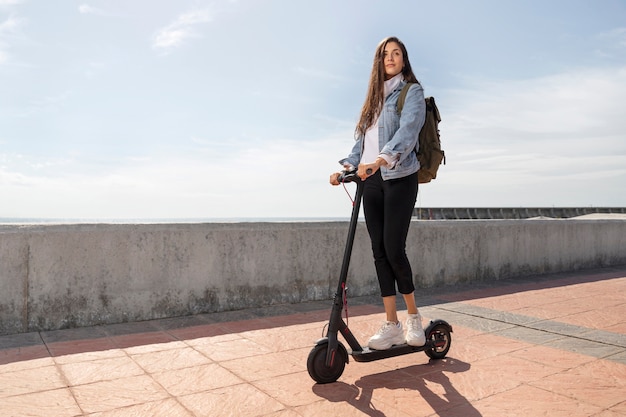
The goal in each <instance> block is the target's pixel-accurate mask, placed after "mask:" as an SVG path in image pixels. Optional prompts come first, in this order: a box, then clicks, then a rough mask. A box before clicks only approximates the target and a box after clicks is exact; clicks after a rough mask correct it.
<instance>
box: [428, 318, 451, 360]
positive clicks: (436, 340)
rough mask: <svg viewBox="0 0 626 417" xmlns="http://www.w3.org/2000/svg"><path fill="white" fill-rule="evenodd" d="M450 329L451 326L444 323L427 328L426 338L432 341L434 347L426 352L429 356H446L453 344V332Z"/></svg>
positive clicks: (433, 357)
mask: <svg viewBox="0 0 626 417" xmlns="http://www.w3.org/2000/svg"><path fill="white" fill-rule="evenodd" d="M450 330H451V329H450V326H448V325H446V324H443V323H440V324H437V325H435V326H434V327H432V328H430V329H427V334H426V340H427V341H429V342H431V343H432V347H431V348H430V349H426V350H425V351H424V353H426V355H427V356H428V357H429V358H431V359H443V358H445V357H446V355H447V354H448V351H449V350H450V345H451V344H452V333H451V332H450Z"/></svg>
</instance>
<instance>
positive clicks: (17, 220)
mask: <svg viewBox="0 0 626 417" xmlns="http://www.w3.org/2000/svg"><path fill="white" fill-rule="evenodd" d="M349 220H350V218H349V217H198V218H147V219H146V218H121V219H116V218H52V217H50V218H48V217H0V224H168V223H172V224H182V223H301V222H343V221H349Z"/></svg>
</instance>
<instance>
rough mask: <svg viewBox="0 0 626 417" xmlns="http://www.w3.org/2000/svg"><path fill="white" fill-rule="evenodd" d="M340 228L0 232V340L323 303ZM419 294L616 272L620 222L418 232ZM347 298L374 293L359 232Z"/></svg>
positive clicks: (491, 224) (481, 224)
mask: <svg viewBox="0 0 626 417" xmlns="http://www.w3.org/2000/svg"><path fill="white" fill-rule="evenodd" d="M346 232H347V223H346V222H329V223H237V224H219V223H207V224H167V225H160V224H154V225H106V224H97V225H85V224H82V225H47V226H45V225H32V226H29V225H23V226H7V225H5V226H0V334H7V333H17V332H27V331H37V330H50V329H59V328H67V327H75V326H86V325H94V324H103V323H117V322H125V321H137V320H146V319H153V318H162V317H170V316H179V315H186V314H193V313H200V312H215V311H224V310H235V309H242V308H249V307H257V306H264V305H271V304H278V303H296V302H301V301H311V300H320V299H329V298H331V297H332V295H333V294H334V291H335V289H336V286H337V279H338V274H339V271H340V267H341V259H342V254H343V249H344V245H345V238H346ZM407 252H408V254H409V257H410V259H411V260H412V265H413V272H414V276H415V282H416V285H417V286H418V287H430V286H435V285H442V284H454V283H458V282H468V281H474V280H486V279H499V278H511V277H517V276H525V275H530V274H541V273H548V272H559V271H573V270H579V269H585V268H597V267H602V266H611V265H622V264H626V221H624V220H511V221H509V220H501V221H416V222H413V224H412V226H411V230H410V235H409V239H408V242H407ZM348 279H349V287H350V293H351V294H352V295H354V296H359V295H371V294H377V293H378V284H377V281H376V277H375V271H374V267H373V261H372V259H371V254H370V247H369V239H368V236H367V232H366V230H365V226H364V224H359V227H358V230H357V238H356V242H355V246H354V250H353V255H352V263H351V267H350V273H349V278H348Z"/></svg>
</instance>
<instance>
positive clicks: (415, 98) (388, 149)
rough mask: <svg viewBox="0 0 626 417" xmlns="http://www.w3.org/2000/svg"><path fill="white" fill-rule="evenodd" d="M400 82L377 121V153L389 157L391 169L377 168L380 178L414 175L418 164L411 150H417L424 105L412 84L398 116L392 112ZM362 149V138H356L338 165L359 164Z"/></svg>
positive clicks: (400, 87) (422, 94)
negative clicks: (378, 149) (378, 150)
mask: <svg viewBox="0 0 626 417" xmlns="http://www.w3.org/2000/svg"><path fill="white" fill-rule="evenodd" d="M405 84H406V83H405V82H402V83H400V85H398V87H397V88H396V89H395V90H394V91H392V92H391V93H390V94H389V96H388V97H387V99H386V100H385V104H384V105H383V111H382V112H381V114H380V119H379V120H378V129H379V130H378V140H379V146H380V149H381V152H380V153H384V154H386V155H389V157H390V158H391V159H392V161H393V162H392V165H391V167H381V169H380V170H381V174H382V177H383V179H385V180H387V179H391V178H402V177H405V176H407V175H410V174H413V173H415V172H417V170H418V169H419V162H418V161H417V157H416V155H415V152H413V150H414V149H417V147H418V146H419V145H418V137H419V132H420V130H421V129H422V126H423V125H424V119H425V117H426V103H425V102H424V89H423V88H422V86H421V85H419V84H413V85H412V86H411V87H410V88H409V91H408V93H407V95H406V99H405V101H404V107H403V109H402V114H401V115H400V116H398V113H397V111H396V108H397V103H398V97H399V95H400V91H401V90H402V87H404V85H405ZM362 150H363V137H361V136H359V137H358V138H357V140H356V142H355V143H354V146H353V147H352V150H351V152H350V154H349V155H348V156H347V157H346V158H344V159H342V160H340V161H339V163H340V164H341V165H345V164H350V165H352V166H354V167H357V166H358V165H359V162H360V160H361V152H362Z"/></svg>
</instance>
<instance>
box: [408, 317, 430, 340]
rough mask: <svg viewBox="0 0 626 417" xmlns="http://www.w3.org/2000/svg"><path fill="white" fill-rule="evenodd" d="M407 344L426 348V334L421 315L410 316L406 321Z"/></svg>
mask: <svg viewBox="0 0 626 417" xmlns="http://www.w3.org/2000/svg"><path fill="white" fill-rule="evenodd" d="M406 343H407V344H408V345H411V346H424V345H425V344H426V334H425V333H424V329H423V328H422V316H421V315H420V313H417V314H409V317H408V318H407V319H406Z"/></svg>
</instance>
